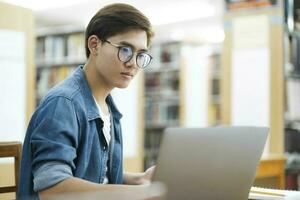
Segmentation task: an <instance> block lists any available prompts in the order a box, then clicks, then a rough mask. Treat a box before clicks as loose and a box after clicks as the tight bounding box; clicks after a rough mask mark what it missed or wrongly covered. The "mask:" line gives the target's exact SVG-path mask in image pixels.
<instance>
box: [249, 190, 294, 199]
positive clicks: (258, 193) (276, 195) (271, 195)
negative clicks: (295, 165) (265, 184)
mask: <svg viewBox="0 0 300 200" xmlns="http://www.w3.org/2000/svg"><path fill="white" fill-rule="evenodd" d="M250 199H251V200H300V192H299V191H294V190H278V189H270V188H261V187H251V189H250V193H249V200H250Z"/></svg>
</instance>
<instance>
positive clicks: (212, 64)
mask: <svg viewBox="0 0 300 200" xmlns="http://www.w3.org/2000/svg"><path fill="white" fill-rule="evenodd" d="M220 52H221V47H220V46H219V45H217V46H215V47H214V51H213V52H212V54H211V55H210V57H209V71H208V84H209V87H208V88H209V89H208V93H209V94H208V98H209V100H208V109H209V111H208V125H209V126H216V125H220V124H221V96H220V84H221V80H222V76H221V53H220Z"/></svg>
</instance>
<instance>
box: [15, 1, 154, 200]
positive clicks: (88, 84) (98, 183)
mask: <svg viewBox="0 0 300 200" xmlns="http://www.w3.org/2000/svg"><path fill="white" fill-rule="evenodd" d="M152 36H153V32H152V29H151V24H150V22H149V20H148V19H147V18H146V17H145V16H144V15H143V14H142V13H141V12H140V11H138V10H137V9H136V8H134V7H132V6H130V5H127V4H112V5H108V6H106V7H104V8H102V9H100V10H99V11H98V13H97V14H96V15H95V16H94V17H93V18H92V19H91V21H90V23H89V25H88V27H87V29H86V33H85V43H86V45H85V48H86V55H87V62H86V64H85V65H84V66H80V67H78V68H77V70H76V71H75V72H74V73H73V74H72V75H71V76H70V77H68V78H67V79H66V80H65V81H64V82H62V83H61V84H59V85H58V86H56V87H54V88H53V89H51V90H50V91H49V93H48V94H47V95H46V96H45V97H44V99H43V100H42V101H41V103H40V105H39V106H38V108H37V110H36V111H35V113H34V115H33V116H32V119H31V121H30V123H29V126H28V129H27V133H26V138H25V141H24V146H23V155H22V162H21V174H20V184H19V189H18V195H17V197H18V199H27V198H29V199H39V198H41V199H43V198H44V197H46V196H47V195H51V194H58V193H66V192H75V191H90V190H96V191H98V190H100V191H101V190H116V189H118V190H119V189H122V188H127V189H128V188H131V187H133V186H128V185H140V184H148V183H150V182H151V177H152V174H153V171H154V168H153V167H152V168H150V169H148V170H147V171H146V172H144V173H125V172H124V173H123V165H122V159H123V158H122V156H123V155H122V154H123V153H122V147H123V146H122V131H121V124H120V118H121V117H122V115H121V114H120V113H119V111H118V110H117V108H116V106H115V104H114V102H113V99H112V97H111V96H110V92H111V91H112V89H114V88H115V87H117V88H126V87H127V86H128V84H129V83H130V81H131V80H132V79H133V78H134V76H135V75H136V74H137V73H138V72H139V70H140V69H141V68H145V67H147V66H148V65H149V63H150V62H151V59H152V57H151V56H150V55H149V54H148V53H147V49H148V46H149V43H150V40H151V38H152Z"/></svg>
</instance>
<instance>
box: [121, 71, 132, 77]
mask: <svg viewBox="0 0 300 200" xmlns="http://www.w3.org/2000/svg"><path fill="white" fill-rule="evenodd" d="M121 74H122V75H123V76H125V77H127V78H133V74H132V73H130V72H121Z"/></svg>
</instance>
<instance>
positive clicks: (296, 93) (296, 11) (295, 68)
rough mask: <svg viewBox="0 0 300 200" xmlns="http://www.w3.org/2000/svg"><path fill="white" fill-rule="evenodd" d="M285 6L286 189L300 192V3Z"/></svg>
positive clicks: (288, 3) (292, 2)
mask: <svg viewBox="0 0 300 200" xmlns="http://www.w3.org/2000/svg"><path fill="white" fill-rule="evenodd" d="M284 6H285V9H284V10H285V20H284V21H285V24H284V50H285V54H284V55H285V65H284V69H285V88H286V91H285V115H284V121H285V153H286V156H287V165H286V177H287V178H286V188H287V189H294V190H300V185H299V177H300V176H299V174H300V163H299V161H298V160H299V159H300V155H299V153H300V149H299V141H300V110H299V107H300V103H299V102H300V2H299V1H285V4H284Z"/></svg>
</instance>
